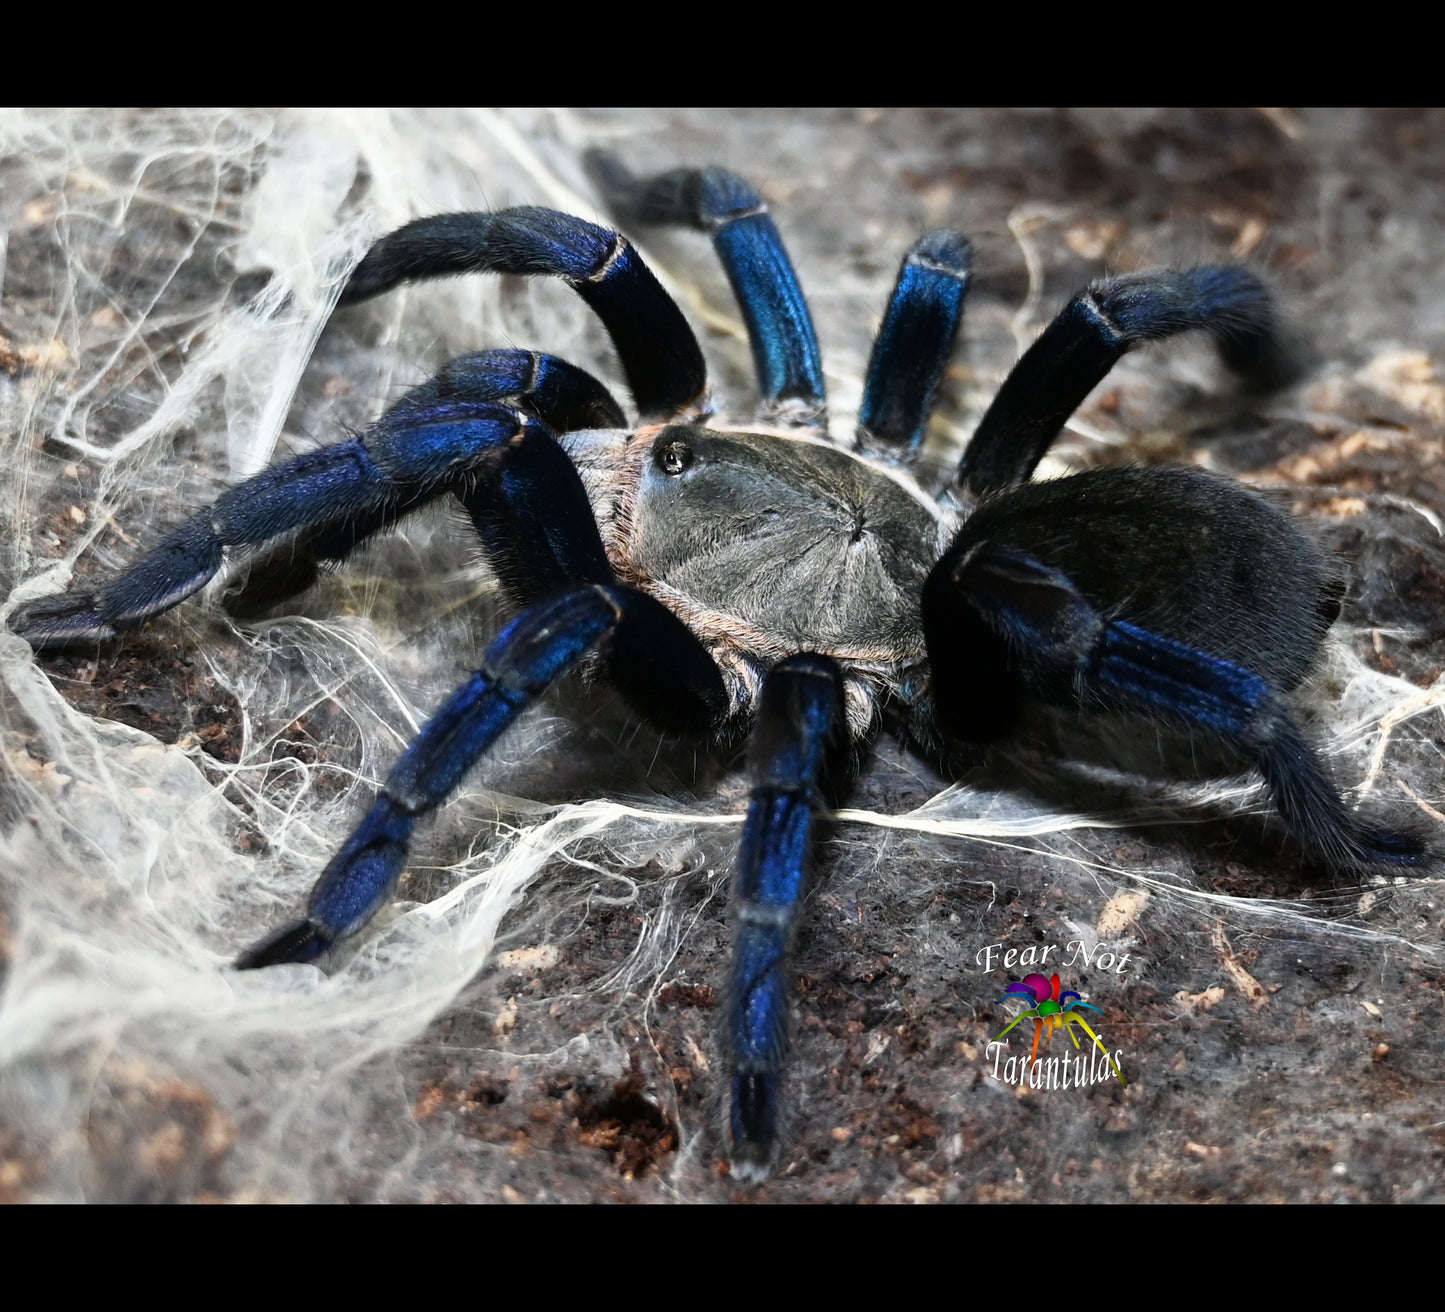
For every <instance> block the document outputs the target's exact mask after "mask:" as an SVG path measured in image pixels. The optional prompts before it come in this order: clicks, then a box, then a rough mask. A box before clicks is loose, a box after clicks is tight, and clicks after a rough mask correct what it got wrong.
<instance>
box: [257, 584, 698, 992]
mask: <svg viewBox="0 0 1445 1312" xmlns="http://www.w3.org/2000/svg"><path fill="white" fill-rule="evenodd" d="M609 647H610V648H611V653H610V654H611V655H612V656H613V657H614V658H615V659H616V660H617V661H618V662H625V661H627V660H628V659H630V658H632V657H635V656H636V655H637V654H638V653H639V652H643V651H645V652H647V653H649V654H650V666H649V671H648V673H649V675H650V677H651V679H652V680H653V682H652V684H651V688H650V691H651V693H652V695H653V696H654V697H661V699H662V701H663V702H664V703H665V704H666V706H667V708H668V712H669V714H670V716H671V718H672V719H674V720H677V721H683V722H690V723H691V724H692V725H693V727H698V726H700V725H703V724H708V723H711V722H715V721H716V720H717V719H718V718H720V716H721V714H722V711H723V709H724V708H725V705H726V696H725V693H724V691H723V686H722V679H721V676H720V675H719V674H718V671H717V667H716V666H715V665H714V664H713V663H712V661H711V659H710V658H709V657H708V656H707V653H706V652H705V651H704V650H703V648H702V646H701V644H700V643H699V642H698V640H697V639H696V638H695V637H693V635H692V633H691V632H690V631H689V630H688V629H687V628H686V626H685V625H684V624H683V623H682V621H681V620H679V619H678V618H677V617H676V616H674V615H673V614H672V613H671V612H670V611H668V610H667V609H666V608H665V607H663V606H662V604H661V603H660V602H657V601H655V600H653V599H652V598H651V597H649V596H647V595H646V594H645V593H641V592H637V591H636V590H634V589H632V588H628V587H623V586H621V585H609V586H602V585H594V586H591V587H584V588H577V589H573V590H572V591H569V592H564V593H562V594H560V595H558V596H554V597H552V598H549V599H548V600H547V601H544V602H540V603H538V604H537V605H535V606H532V607H530V608H529V609H527V610H526V611H524V612H523V613H522V614H521V615H520V616H518V618H517V619H515V620H514V621H513V622H512V623H511V624H510V625H508V626H507V628H506V629H504V630H503V631H502V633H501V634H500V635H499V636H498V637H497V639H496V640H495V641H494V642H493V643H492V645H491V646H490V647H489V648H488V649H487V652H486V655H485V656H484V657H483V660H482V664H481V668H480V669H479V670H478V671H477V672H476V673H475V674H473V675H472V677H471V678H470V679H468V680H467V682H466V683H464V684H462V686H461V687H460V688H458V689H457V690H456V692H454V693H453V694H452V695H451V696H450V697H449V698H448V699H447V700H446V702H445V703H443V705H442V707H441V708H440V710H438V711H437V713H436V714H435V715H434V716H432V718H431V719H430V720H429V721H428V722H427V724H426V726H425V727H424V728H423V729H422V731H421V732H420V733H419V734H418V735H417V736H416V738H415V739H413V741H412V743H411V745H410V746H409V747H408V748H407V749H406V752H405V753H404V754H403V755H402V758H401V760H399V761H398V762H397V763H396V766H395V768H394V769H393V770H392V772H391V775H390V776H389V777H388V778H387V781H386V784H385V786H384V787H383V788H382V791H381V795H380V796H379V797H378V798H377V799H376V802H375V803H374V805H373V806H372V808H371V810H370V811H368V812H367V814H366V816H365V818H363V820H362V821H361V823H360V824H359V825H358V826H357V827H356V829H355V831H354V832H353V833H352V835H351V837H350V838H349V839H347V841H346V843H345V844H344V845H343V846H342V848H341V850H340V851H339V852H338V853H337V854H336V856H335V857H333V858H332V860H331V862H330V864H328V865H327V867H326V869H325V870H324V871H323V872H322V875H321V878H320V879H319V880H318V881H317V883H316V886H315V888H314V889H313V890H312V892H311V897H310V901H309V902H308V904H307V909H306V916H305V918H304V919H302V920H299V921H296V922H295V923H294V924H291V925H288V926H287V927H286V928H285V929H282V930H281V931H279V932H278V933H276V934H273V935H271V936H270V937H269V938H267V939H265V940H264V941H262V942H261V943H259V944H257V945H256V946H255V947H254V948H252V949H250V950H249V951H248V952H246V953H244V954H243V955H242V956H241V958H240V959H239V960H238V961H237V962H236V966H237V968H238V969H240V970H252V969H255V968H257V967H261V966H272V965H276V964H278V963H281V962H288V961H313V960H315V959H316V958H317V957H319V956H321V955H322V954H323V953H324V952H326V951H327V950H328V949H330V948H331V947H333V946H335V945H336V944H337V943H339V942H341V941H342V940H344V939H346V938H349V937H351V936H352V935H353V934H355V933H357V932H358V931H359V930H360V929H362V928H363V927H364V926H365V925H366V924H367V922H368V921H369V920H371V918H372V917H373V916H374V915H376V913H377V912H378V911H379V910H380V909H381V908H382V906H383V905H385V903H386V901H387V899H388V898H390V897H391V894H392V892H393V890H394V889H395V888H396V883H397V880H398V879H399V878H400V877H401V872H402V868H403V867H404V866H405V864H406V857H407V849H408V847H409V845H410V842H411V835H412V829H413V827H414V826H415V824H416V822H417V820H419V819H420V818H421V817H422V816H425V815H427V814H428V813H429V812H431V811H433V810H435V809H436V808H437V807H438V806H440V805H441V804H442V803H443V802H444V801H445V800H446V799H447V798H448V797H449V796H450V795H451V794H452V793H453V792H454V791H455V790H456V788H457V786H458V785H459V784H460V783H461V781H462V778H463V776H465V774H466V773H467V771H468V770H470V769H471V768H472V766H474V765H475V764H476V763H477V761H478V760H479V759H480V758H481V756H482V755H483V753H485V752H486V751H487V749H488V748H489V747H491V745H492V744H493V743H494V742H495V741H496V740H497V738H498V737H499V736H500V735H501V733H502V731H503V730H505V729H506V728H507V727H508V726H509V725H510V724H511V723H512V721H513V720H515V719H516V718H517V716H518V715H519V714H521V712H522V711H524V710H526V709H527V707H529V706H530V705H531V704H532V703H533V702H534V701H535V700H536V699H537V698H538V697H539V696H541V694H542V693H543V692H544V691H545V690H546V689H547V688H548V686H550V684H551V683H552V682H553V681H554V680H555V679H557V678H558V677H559V676H561V675H562V674H564V673H565V672H566V671H567V670H569V669H571V668H572V667H573V666H574V665H576V663H577V662H578V661H579V660H580V659H581V658H582V657H583V656H585V655H586V654H587V653H588V652H590V651H594V650H598V649H602V650H606V649H607V648H609Z"/></svg>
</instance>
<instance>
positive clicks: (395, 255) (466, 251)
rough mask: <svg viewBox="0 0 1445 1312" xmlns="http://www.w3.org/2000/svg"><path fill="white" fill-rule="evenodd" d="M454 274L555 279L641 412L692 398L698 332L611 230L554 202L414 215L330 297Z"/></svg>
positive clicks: (664, 412) (702, 382)
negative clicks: (594, 323) (597, 328)
mask: <svg viewBox="0 0 1445 1312" xmlns="http://www.w3.org/2000/svg"><path fill="white" fill-rule="evenodd" d="M461 273H514V274H550V275H551V276H553V277H556V278H561V279H562V280H563V281H564V282H566V283H567V285H568V286H569V287H571V288H572V290H573V291H575V292H576V293H577V294H578V295H579V296H580V297H581V298H582V299H583V300H584V301H586V302H587V304H588V305H589V306H591V308H592V310H593V312H594V313H595V314H596V315H597V317H598V318H599V319H601V320H602V323H603V326H604V327H605V328H606V329H607V332H608V334H609V335H610V336H611V338H612V343H613V345H614V346H615V347H616V348H617V356H618V359H619V360H620V361H621V362H622V370H623V372H624V373H625V374H626V375H627V385H628V387H629V388H630V389H631V392H632V398H633V400H634V402H635V403H636V405H637V409H638V411H639V413H640V414H641V415H642V416H643V417H644V418H651V419H664V418H671V417H672V416H674V415H677V414H680V413H682V412H684V411H687V410H691V409H694V408H696V406H697V404H698V403H699V401H700V400H701V398H702V395H703V392H704V391H705V390H706V386H707V369H706V366H705V365H704V364H703V358H702V351H701V349H700V348H699V347H698V344H697V338H696V337H694V336H693V333H692V329H691V328H689V327H688V326H687V321H686V320H685V319H684V318H683V316H682V311H681V310H679V309H678V308H677V305H676V303H675V302H674V301H673V299H672V297H670V296H669V295H668V294H667V293H666V292H665V291H664V290H663V289H662V284H661V283H659V282H658V281H657V279H656V278H655V277H654V276H653V274H652V271H651V270H650V269H649V268H648V267H647V266H646V265H645V264H644V263H643V262H642V257H641V256H640V255H638V254H637V252H636V251H635V250H633V248H632V245H631V243H630V242H628V240H627V239H626V238H625V237H623V236H621V235H620V234H619V233H615V232H611V231H609V230H608V229H607V228H602V227H599V226H598V225H597V224H595V223H588V222H587V221H586V220H584V219H578V218H573V217H572V216H570V215H567V214H559V213H558V212H557V211H556V210H548V209H540V208H537V207H535V206H518V207H517V208H515V209H509V210H498V211H497V212H495V213H490V214H438V215H434V216H432V217H431V218H425V219H414V220H413V221H412V222H411V223H408V224H406V225H404V226H403V227H400V228H398V229H397V230H396V231H395V232H393V233H390V234H389V235H388V236H385V237H383V238H381V240H380V241H378V242H377V243H376V244H375V245H374V246H372V248H371V249H370V250H369V251H368V252H367V253H366V256H365V258H364V259H363V260H362V261H361V263H360V264H359V265H357V266H356V269H355V270H354V271H353V273H352V275H351V280H350V281H349V282H348V283H347V284H346V289H345V290H344V291H343V292H342V294H341V299H340V302H339V304H340V305H343V306H346V305H354V304H356V303H357V302H359V301H364V300H368V299H369V298H371V297H373V296H379V295H380V294H381V293H382V292H386V291H390V290H391V289H392V288H394V287H397V286H400V285H401V284H402V283H407V282H419V281H422V280H424V279H429V278H446V277H451V276H453V275H456V274H461Z"/></svg>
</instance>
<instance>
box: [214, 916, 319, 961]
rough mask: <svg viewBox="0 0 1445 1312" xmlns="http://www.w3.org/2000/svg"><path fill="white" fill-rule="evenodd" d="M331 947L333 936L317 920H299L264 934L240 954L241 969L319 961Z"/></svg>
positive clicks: (238, 959)
mask: <svg viewBox="0 0 1445 1312" xmlns="http://www.w3.org/2000/svg"><path fill="white" fill-rule="evenodd" d="M330 947H331V937H330V935H328V934H327V933H326V932H325V931H324V930H323V929H322V928H321V926H320V925H318V924H317V923H316V922H315V921H314V920H298V921H296V922H295V924H291V925H287V926H286V928H285V929H282V930H278V931H277V932H276V933H274V934H272V935H270V936H269V937H268V938H264V939H262V940H261V942H259V943H257V944H256V946H255V947H253V948H250V949H248V950H247V951H245V952H243V953H241V955H240V956H239V957H237V958H236V969H237V970H260V969H261V968H262V967H264V966H280V965H283V964H285V963H287V962H306V961H315V960H316V959H317V957H319V956H321V955H322V954H323V953H325V952H326V951H327V950H328V949H329V948H330Z"/></svg>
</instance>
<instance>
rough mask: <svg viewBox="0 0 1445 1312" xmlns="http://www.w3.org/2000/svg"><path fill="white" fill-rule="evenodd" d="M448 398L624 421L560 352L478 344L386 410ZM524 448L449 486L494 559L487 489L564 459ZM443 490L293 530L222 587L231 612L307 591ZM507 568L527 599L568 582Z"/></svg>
mask: <svg viewBox="0 0 1445 1312" xmlns="http://www.w3.org/2000/svg"><path fill="white" fill-rule="evenodd" d="M451 402H495V403H497V404H499V405H505V406H512V407H515V408H517V409H519V410H523V411H525V412H526V413H528V414H530V415H534V416H535V417H536V418H538V419H540V420H541V421H542V422H543V423H544V424H546V426H547V428H548V429H549V430H550V431H551V432H553V433H558V434H560V433H570V432H574V431H576V430H579V429H585V428H622V427H624V426H625V424H626V422H627V420H626V417H625V416H624V415H623V413H622V410H621V409H620V408H619V407H618V405H617V403H616V401H614V400H613V399H612V396H611V394H610V393H609V392H608V391H607V389H606V388H605V387H603V386H602V384H601V383H599V382H598V381H597V380H596V379H595V378H593V377H592V375H591V374H589V373H587V372H586V371H585V370H582V369H579V368H577V367H576V366H575V365H571V364H568V363H567V362H566V361H565V360H560V359H558V358H557V357H556V356H553V355H544V354H541V353H540V352H535V351H483V352H480V353H478V354H476V355H464V356H459V357H458V358H457V359H455V360H449V361H448V362H447V363H446V364H444V365H443V366H442V367H441V369H440V370H438V371H437V373H436V374H435V375H434V376H433V377H432V378H430V379H429V380H428V381H427V382H425V383H423V384H422V385H421V386H419V387H416V388H413V389H412V390H411V391H410V392H409V393H408V394H407V395H406V397H404V398H403V400H402V402H401V403H400V405H399V406H398V407H396V408H394V409H393V411H392V415H391V417H392V418H393V419H395V418H396V416H397V415H398V411H401V412H402V413H410V414H413V415H415V416H416V417H417V418H418V420H419V421H420V422H422V423H425V414H426V412H427V410H428V409H431V408H436V407H439V406H445V405H447V404H448V403H451ZM403 407H404V410H403ZM523 446H524V447H525V448H526V449H525V450H522V449H516V450H513V451H512V452H510V454H509V456H508V458H507V460H506V461H505V462H504V463H503V465H502V472H501V475H500V478H499V479H492V478H483V479H481V480H472V479H468V480H466V485H464V486H454V487H453V488H452V490H453V491H454V492H455V493H456V495H457V496H458V498H459V499H460V500H461V502H462V505H463V506H464V507H465V508H466V510H467V512H468V513H469V514H470V515H471V517H472V521H473V523H474V524H476V525H477V528H478V532H479V533H481V535H482V537H483V540H484V541H486V542H488V545H489V548H490V550H491V552H492V556H493V559H494V560H496V559H497V558H498V548H499V544H498V543H497V541H496V538H495V535H494V534H492V533H491V532H489V526H490V525H491V524H492V523H493V522H496V521H499V520H501V519H502V518H503V517H504V515H505V510H504V509H499V508H497V503H498V502H499V501H500V502H501V503H503V505H505V502H506V499H507V495H508V494H507V493H506V492H502V493H500V494H499V495H489V494H490V493H493V492H496V491H497V490H498V487H499V485H501V484H504V485H506V486H507V488H508V489H509V490H510V492H511V493H512V495H520V494H519V493H517V492H516V489H517V488H518V486H519V484H520V483H522V482H525V481H531V482H532V483H533V484H534V485H535V486H542V487H545V486H547V485H548V484H549V483H551V484H554V485H555V483H556V481H557V479H556V476H555V475H552V474H551V473H550V470H551V469H552V468H553V467H554V466H555V462H556V459H557V458H558V456H560V452H558V451H556V449H555V447H554V446H553V444H551V443H547V442H540V441H532V442H525V443H523ZM538 452H540V453H541V454H540V455H539V454H537V453H538ZM543 462H547V463H546V464H545V467H543V468H537V469H534V470H532V471H531V472H528V471H527V469H526V467H527V466H528V465H529V464H533V465H538V464H542V463H543ZM440 490H441V489H440V488H439V486H438V485H437V484H435V483H426V484H422V485H420V486H419V487H417V488H416V489H414V490H413V491H412V492H410V493H409V494H406V493H398V495H396V496H394V497H393V498H391V499H389V500H387V501H385V502H384V503H382V504H381V505H378V506H376V507H374V508H373V509H371V510H370V511H367V512H364V513H362V514H359V515H352V516H350V517H349V518H346V519H343V520H341V521H339V522H330V523H326V524H323V525H320V526H318V527H317V528H314V529H311V530H308V531H305V532H302V533H298V534H296V535H295V536H294V537H292V538H290V539H288V540H287V541H286V542H285V543H283V544H282V545H281V546H280V547H279V548H277V549H276V550H274V551H271V552H268V553H266V554H265V555H263V556H261V557H259V558H258V559H256V560H255V561H253V562H250V563H249V564H248V568H247V571H246V576H245V578H244V580H243V581H241V582H240V583H239V584H238V586H237V587H236V588H235V590H234V591H230V590H228V594H227V598H226V606H227V609H228V610H230V612H231V613H232V614H234V615H238V616H241V617H243V618H245V617H248V616H252V615H257V614H260V613H261V612H263V611H265V610H267V609H269V608H270V607H272V606H274V605H276V604H277V603H278V602H281V601H285V600H286V599H287V598H289V597H293V596H295V595H296V594H297V593H299V592H304V591H305V590H306V589H307V588H309V587H310V586H311V585H312V584H313V583H315V582H316V579H317V576H318V575H319V573H320V570H321V567H322V566H323V565H324V564H328V563H333V562H336V561H339V560H343V559H345V558H346V557H347V556H348V555H350V553H351V552H352V551H353V550H355V548H356V547H357V546H358V545H359V544H360V543H361V542H362V541H363V540H365V539H366V538H368V537H370V536H371V535H372V534H373V533H376V532H378V531H379V530H382V529H387V528H390V527H392V525H394V524H396V523H397V522H398V521H399V520H401V519H402V518H403V517H405V516H406V515H407V514H409V513H410V512H411V511H413V510H415V509H417V508H418V507H420V506H422V505H424V504H425V503H426V502H428V501H431V500H432V499H433V498H435V497H436V495H437V494H438V492H439V491H440ZM498 531H500V530H498ZM524 558H525V557H524ZM549 558H550V556H549V553H538V554H537V555H535V556H534V557H533V559H535V560H539V561H544V562H545V561H546V560H547V559H549ZM513 575H514V577H512V578H510V579H508V580H507V582H508V584H509V586H510V587H511V590H512V593H513V596H514V597H515V598H516V599H517V600H519V601H520V602H523V603H525V602H528V601H535V600H537V599H538V598H539V597H541V596H544V595H546V593H548V592H553V591H556V590H557V589H558V588H559V587H562V586H564V585H565V583H566V582H567V579H565V578H564V579H560V580H559V579H555V578H547V577H545V571H543V577H541V578H539V579H538V580H536V581H535V582H534V583H533V584H532V586H528V581H527V580H523V579H521V578H519V577H516V571H515V570H514V571H513Z"/></svg>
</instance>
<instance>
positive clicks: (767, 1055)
mask: <svg viewBox="0 0 1445 1312" xmlns="http://www.w3.org/2000/svg"><path fill="white" fill-rule="evenodd" d="M842 723H843V710H842V677H841V675H840V674H839V671H838V667H837V666H836V665H835V664H834V663H833V662H832V661H831V660H829V659H827V658H826V657H822V656H813V655H802V656H793V657H790V658H789V659H787V660H785V661H783V662H782V663H781V664H779V665H778V666H777V667H775V668H774V669H773V671H772V672H771V673H770V674H769V675H768V677H767V681H766V682H765V684H764V686H763V693H762V698H761V704H760V707H759V711H758V720H757V726H756V728H755V729H754V730H753V737H752V743H751V745H750V749H749V757H750V759H751V762H752V770H753V778H754V785H753V791H752V799H751V801H750V803H749V805H748V818H747V823H746V825H745V826H744V828H743V841H742V849H741V851H740V852H739V853H738V865H737V875H736V877H735V879H734V885H733V887H734V899H733V901H734V920H735V924H736V928H735V931H734V932H735V934H736V936H737V937H736V941H735V942H734V944H733V962H732V976H731V983H730V986H729V989H728V997H727V1024H728V1035H729V1039H730V1041H731V1045H732V1071H731V1090H730V1103H729V1109H728V1133H729V1137H730V1138H731V1140H732V1158H733V1167H734V1169H735V1170H736V1171H737V1172H738V1173H739V1174H741V1175H743V1176H744V1177H745V1178H746V1177H749V1176H751V1177H757V1176H761V1175H762V1174H764V1173H765V1172H766V1170H767V1168H768V1166H769V1165H770V1164H771V1160H772V1156H773V1151H774V1147H775V1145H776V1143H777V1138H778V1130H779V1096H780V1090H781V1084H782V1069H783V1063H784V1060H785V1058H786V1056H787V1050H788V1021H789V1016H790V1013H791V999H792V989H791V986H790V980H789V978H788V957H789V952H790V949H791V947H792V942H793V937H794V934H795V931H796V929H797V923H798V914H799V911H800V909H801V903H802V896H803V881H804V874H805V871H806V867H807V861H808V855H809V848H810V842H809V837H810V833H811V829H812V821H813V811H814V810H815V809H816V808H817V807H818V806H819V804H820V803H819V797H818V786H819V782H820V779H821V776H822V774H823V772H824V769H825V767H826V765H827V757H828V749H829V747H830V745H832V744H833V743H834V742H835V741H836V738H837V736H838V735H839V734H840V732H841V729H842Z"/></svg>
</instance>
